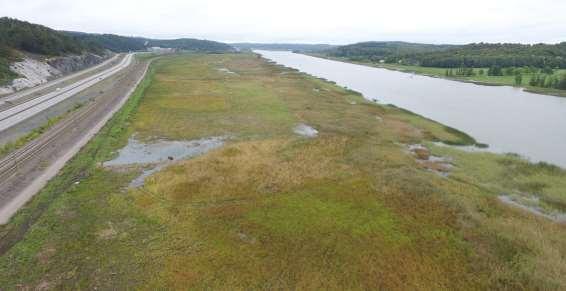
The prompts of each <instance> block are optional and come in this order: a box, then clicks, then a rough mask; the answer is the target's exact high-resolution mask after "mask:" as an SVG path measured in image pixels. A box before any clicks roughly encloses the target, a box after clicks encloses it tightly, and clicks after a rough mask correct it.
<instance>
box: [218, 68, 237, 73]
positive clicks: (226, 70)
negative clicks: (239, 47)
mask: <svg viewBox="0 0 566 291" xmlns="http://www.w3.org/2000/svg"><path fill="white" fill-rule="evenodd" d="M217 70H218V71H219V72H222V73H226V74H233V75H238V74H237V73H236V72H232V71H230V70H229V69H226V68H220V69H217Z"/></svg>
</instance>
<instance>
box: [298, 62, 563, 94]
mask: <svg viewBox="0 0 566 291" xmlns="http://www.w3.org/2000/svg"><path fill="white" fill-rule="evenodd" d="M306 55H309V56H312V57H317V58H323V59H328V60H334V61H339V62H346V63H351V64H357V65H362V66H368V67H374V68H380V69H387V70H393V71H398V72H404V73H412V74H419V75H422V76H427V77H432V78H441V79H446V80H451V81H458V82H465V83H471V84H476V85H482V86H510V87H515V88H520V89H522V90H524V91H525V92H530V93H535V94H543V95H549V96H556V97H566V91H565V90H558V89H553V88H542V87H536V86H529V85H526V84H528V83H529V80H530V78H531V77H532V75H525V76H523V82H522V85H516V84H515V76H487V75H479V74H476V75H475V76H470V77H458V76H452V77H448V76H446V69H445V68H432V67H421V66H409V65H400V64H386V63H373V62H357V61H352V60H349V59H347V58H338V57H330V56H327V55H324V54H315V53H309V54H306ZM480 69H483V70H484V72H487V68H475V69H474V70H475V71H476V73H477V71H478V70H480ZM561 73H566V70H558V73H557V74H561Z"/></svg>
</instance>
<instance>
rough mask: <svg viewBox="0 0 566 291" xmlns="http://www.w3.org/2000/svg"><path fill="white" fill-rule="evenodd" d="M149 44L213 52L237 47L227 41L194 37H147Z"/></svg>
mask: <svg viewBox="0 0 566 291" xmlns="http://www.w3.org/2000/svg"><path fill="white" fill-rule="evenodd" d="M147 41H148V46H150V47H155V46H157V47H167V48H176V49H182V50H190V51H199V52H212V53H224V52H233V51H235V49H234V48H233V47H232V46H230V45H228V44H225V43H221V42H217V41H211V40H202V39H194V38H179V39H170V40H167V39H147Z"/></svg>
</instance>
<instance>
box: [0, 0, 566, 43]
mask: <svg viewBox="0 0 566 291" xmlns="http://www.w3.org/2000/svg"><path fill="white" fill-rule="evenodd" d="M0 16H9V17H14V18H18V19H21V20H26V21H30V22H33V23H39V24H43V25H46V26H49V27H51V28H54V29H60V30H72V31H83V32H95V33H114V34H120V35H127V36H144V37H152V38H179V37H191V38H203V39H211V40H217V41H224V42H277V43H287V42H289V43H330V44H348V43H354V42H360V41H369V40H382V41H385V40H402V41H411V42H424V43H437V44H440V43H451V44H463V43H471V42H520V43H538V42H545V43H557V42H561V41H566V0H473V1H469V0H468V1H461V0H428V1H427V0H388V1H381V0H373V1H371V0H341V1H333V0H284V1H282V0H279V1H269V0H263V1H262V0H206V1H205V0H88V1H85V0H0Z"/></svg>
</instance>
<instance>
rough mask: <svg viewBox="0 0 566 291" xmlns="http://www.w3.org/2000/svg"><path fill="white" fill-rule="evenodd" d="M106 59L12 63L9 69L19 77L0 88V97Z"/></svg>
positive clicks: (85, 57) (91, 57) (83, 57)
mask: <svg viewBox="0 0 566 291" xmlns="http://www.w3.org/2000/svg"><path fill="white" fill-rule="evenodd" d="M104 59H106V57H103V56H98V55H95V54H90V53H88V54H84V55H74V56H65V57H56V58H52V59H49V60H47V61H46V62H42V61H38V60H35V59H32V58H28V57H26V58H24V60H23V61H20V62H16V63H13V64H12V65H11V66H10V69H11V70H12V71H14V72H15V73H17V74H18V75H19V76H20V77H19V78H16V79H14V80H13V81H12V84H10V85H7V86H3V87H0V95H5V94H10V93H13V92H16V91H19V90H22V89H25V88H31V87H35V86H37V85H40V84H43V83H45V82H47V81H49V80H53V79H55V78H58V77H61V76H62V75H66V74H70V73H73V72H76V71H80V70H82V69H85V68H88V67H91V66H94V65H96V64H99V63H101V62H102V61H103V60H104Z"/></svg>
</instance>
